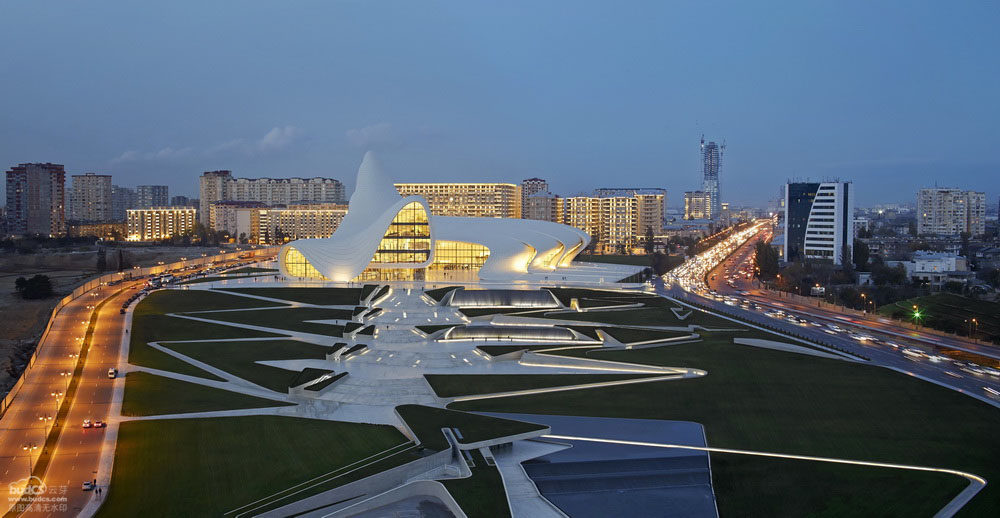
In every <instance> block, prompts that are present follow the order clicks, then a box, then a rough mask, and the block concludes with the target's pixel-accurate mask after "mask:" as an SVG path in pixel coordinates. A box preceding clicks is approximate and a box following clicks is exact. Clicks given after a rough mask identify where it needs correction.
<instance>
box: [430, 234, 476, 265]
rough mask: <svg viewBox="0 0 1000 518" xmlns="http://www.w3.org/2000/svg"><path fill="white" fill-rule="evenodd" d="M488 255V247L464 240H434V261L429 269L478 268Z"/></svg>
mask: <svg viewBox="0 0 1000 518" xmlns="http://www.w3.org/2000/svg"><path fill="white" fill-rule="evenodd" d="M489 257H490V249H489V248H486V247H485V246H483V245H480V244H477V243H466V242H464V241H442V240H440V239H439V240H437V241H435V242H434V262H433V263H431V266H430V269H431V270H479V268H480V267H482V266H483V264H484V263H485V262H486V259H488V258H489Z"/></svg>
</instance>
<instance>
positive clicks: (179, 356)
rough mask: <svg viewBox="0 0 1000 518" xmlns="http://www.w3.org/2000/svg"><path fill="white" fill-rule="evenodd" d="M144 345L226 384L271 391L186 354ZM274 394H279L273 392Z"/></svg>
mask: <svg viewBox="0 0 1000 518" xmlns="http://www.w3.org/2000/svg"><path fill="white" fill-rule="evenodd" d="M167 343H169V342H167ZM146 345H148V346H150V347H152V348H153V349H156V350H157V351H161V352H164V353H166V354H169V355H170V356H173V357H174V358H177V359H178V360H180V361H182V362H185V363H188V364H190V365H193V366H195V367H197V368H199V369H201V370H203V371H205V372H208V373H210V374H214V375H216V376H218V377H220V378H222V379H224V380H226V381H227V382H229V383H232V384H233V385H245V386H246V387H247V388H250V389H254V390H268V391H271V389H269V388H267V387H262V386H260V385H258V384H256V383H253V382H251V381H249V380H246V379H243V378H241V377H239V376H236V375H234V374H230V373H228V372H226V371H224V370H222V369H220V368H218V367H213V366H212V365H209V364H207V363H205V362H202V361H198V360H196V359H194V358H192V357H190V356H188V355H186V354H183V353H179V352H177V351H175V350H173V349H171V348H169V347H164V346H162V345H160V344H159V343H157V342H149V343H148V344H146ZM272 392H274V391H272ZM275 394H280V392H275Z"/></svg>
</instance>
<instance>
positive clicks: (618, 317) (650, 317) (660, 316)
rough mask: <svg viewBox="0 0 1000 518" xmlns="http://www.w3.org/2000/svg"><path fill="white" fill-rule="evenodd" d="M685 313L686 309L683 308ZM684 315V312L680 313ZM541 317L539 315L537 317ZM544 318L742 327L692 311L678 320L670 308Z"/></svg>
mask: <svg viewBox="0 0 1000 518" xmlns="http://www.w3.org/2000/svg"><path fill="white" fill-rule="evenodd" d="M685 311H687V308H685ZM681 314H684V312H681ZM539 316H541V315H539ZM545 318H553V319H558V320H582V321H586V322H601V323H605V324H617V325H628V326H690V325H700V326H705V327H709V328H717V329H723V328H724V329H732V328H739V327H742V326H741V325H740V324H738V323H736V322H732V321H730V320H726V319H724V318H719V317H716V316H713V315H709V314H707V313H703V312H701V311H696V310H695V311H694V312H693V313H692V314H691V316H689V317H687V318H685V319H684V320H680V319H678V318H677V317H676V316H675V315H674V312H673V311H670V307H658V308H640V309H632V310H628V311H587V312H585V313H559V314H555V315H548V316H546V317H545Z"/></svg>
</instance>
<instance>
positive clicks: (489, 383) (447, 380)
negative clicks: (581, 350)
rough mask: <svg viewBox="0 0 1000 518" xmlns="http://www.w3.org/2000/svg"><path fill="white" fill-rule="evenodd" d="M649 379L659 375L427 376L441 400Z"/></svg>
mask: <svg viewBox="0 0 1000 518" xmlns="http://www.w3.org/2000/svg"><path fill="white" fill-rule="evenodd" d="M649 376H658V374H638V375H637V374H484V375H478V374H424V378H426V379H427V383H430V385H431V388H433V389H434V393H435V394H437V395H438V396H440V397H455V396H467V395H470V394H491V393H494V392H508V391H511V390H526V389H534V388H546V387H564V386H566V385H582V384H584V383H599V382H603V381H618V380H627V379H634V378H646V377H649Z"/></svg>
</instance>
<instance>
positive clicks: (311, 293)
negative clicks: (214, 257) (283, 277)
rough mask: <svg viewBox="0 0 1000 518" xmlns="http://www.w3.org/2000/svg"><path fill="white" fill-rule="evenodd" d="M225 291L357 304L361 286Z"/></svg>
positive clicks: (336, 303)
mask: <svg viewBox="0 0 1000 518" xmlns="http://www.w3.org/2000/svg"><path fill="white" fill-rule="evenodd" d="M221 289H222V290H223V291H232V292H236V293H245V294H247V295H257V296H258V297H268V298H272V299H281V300H291V301H293V302H302V303H305V304H318V305H322V306H357V305H358V304H359V303H360V302H361V288H221Z"/></svg>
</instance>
